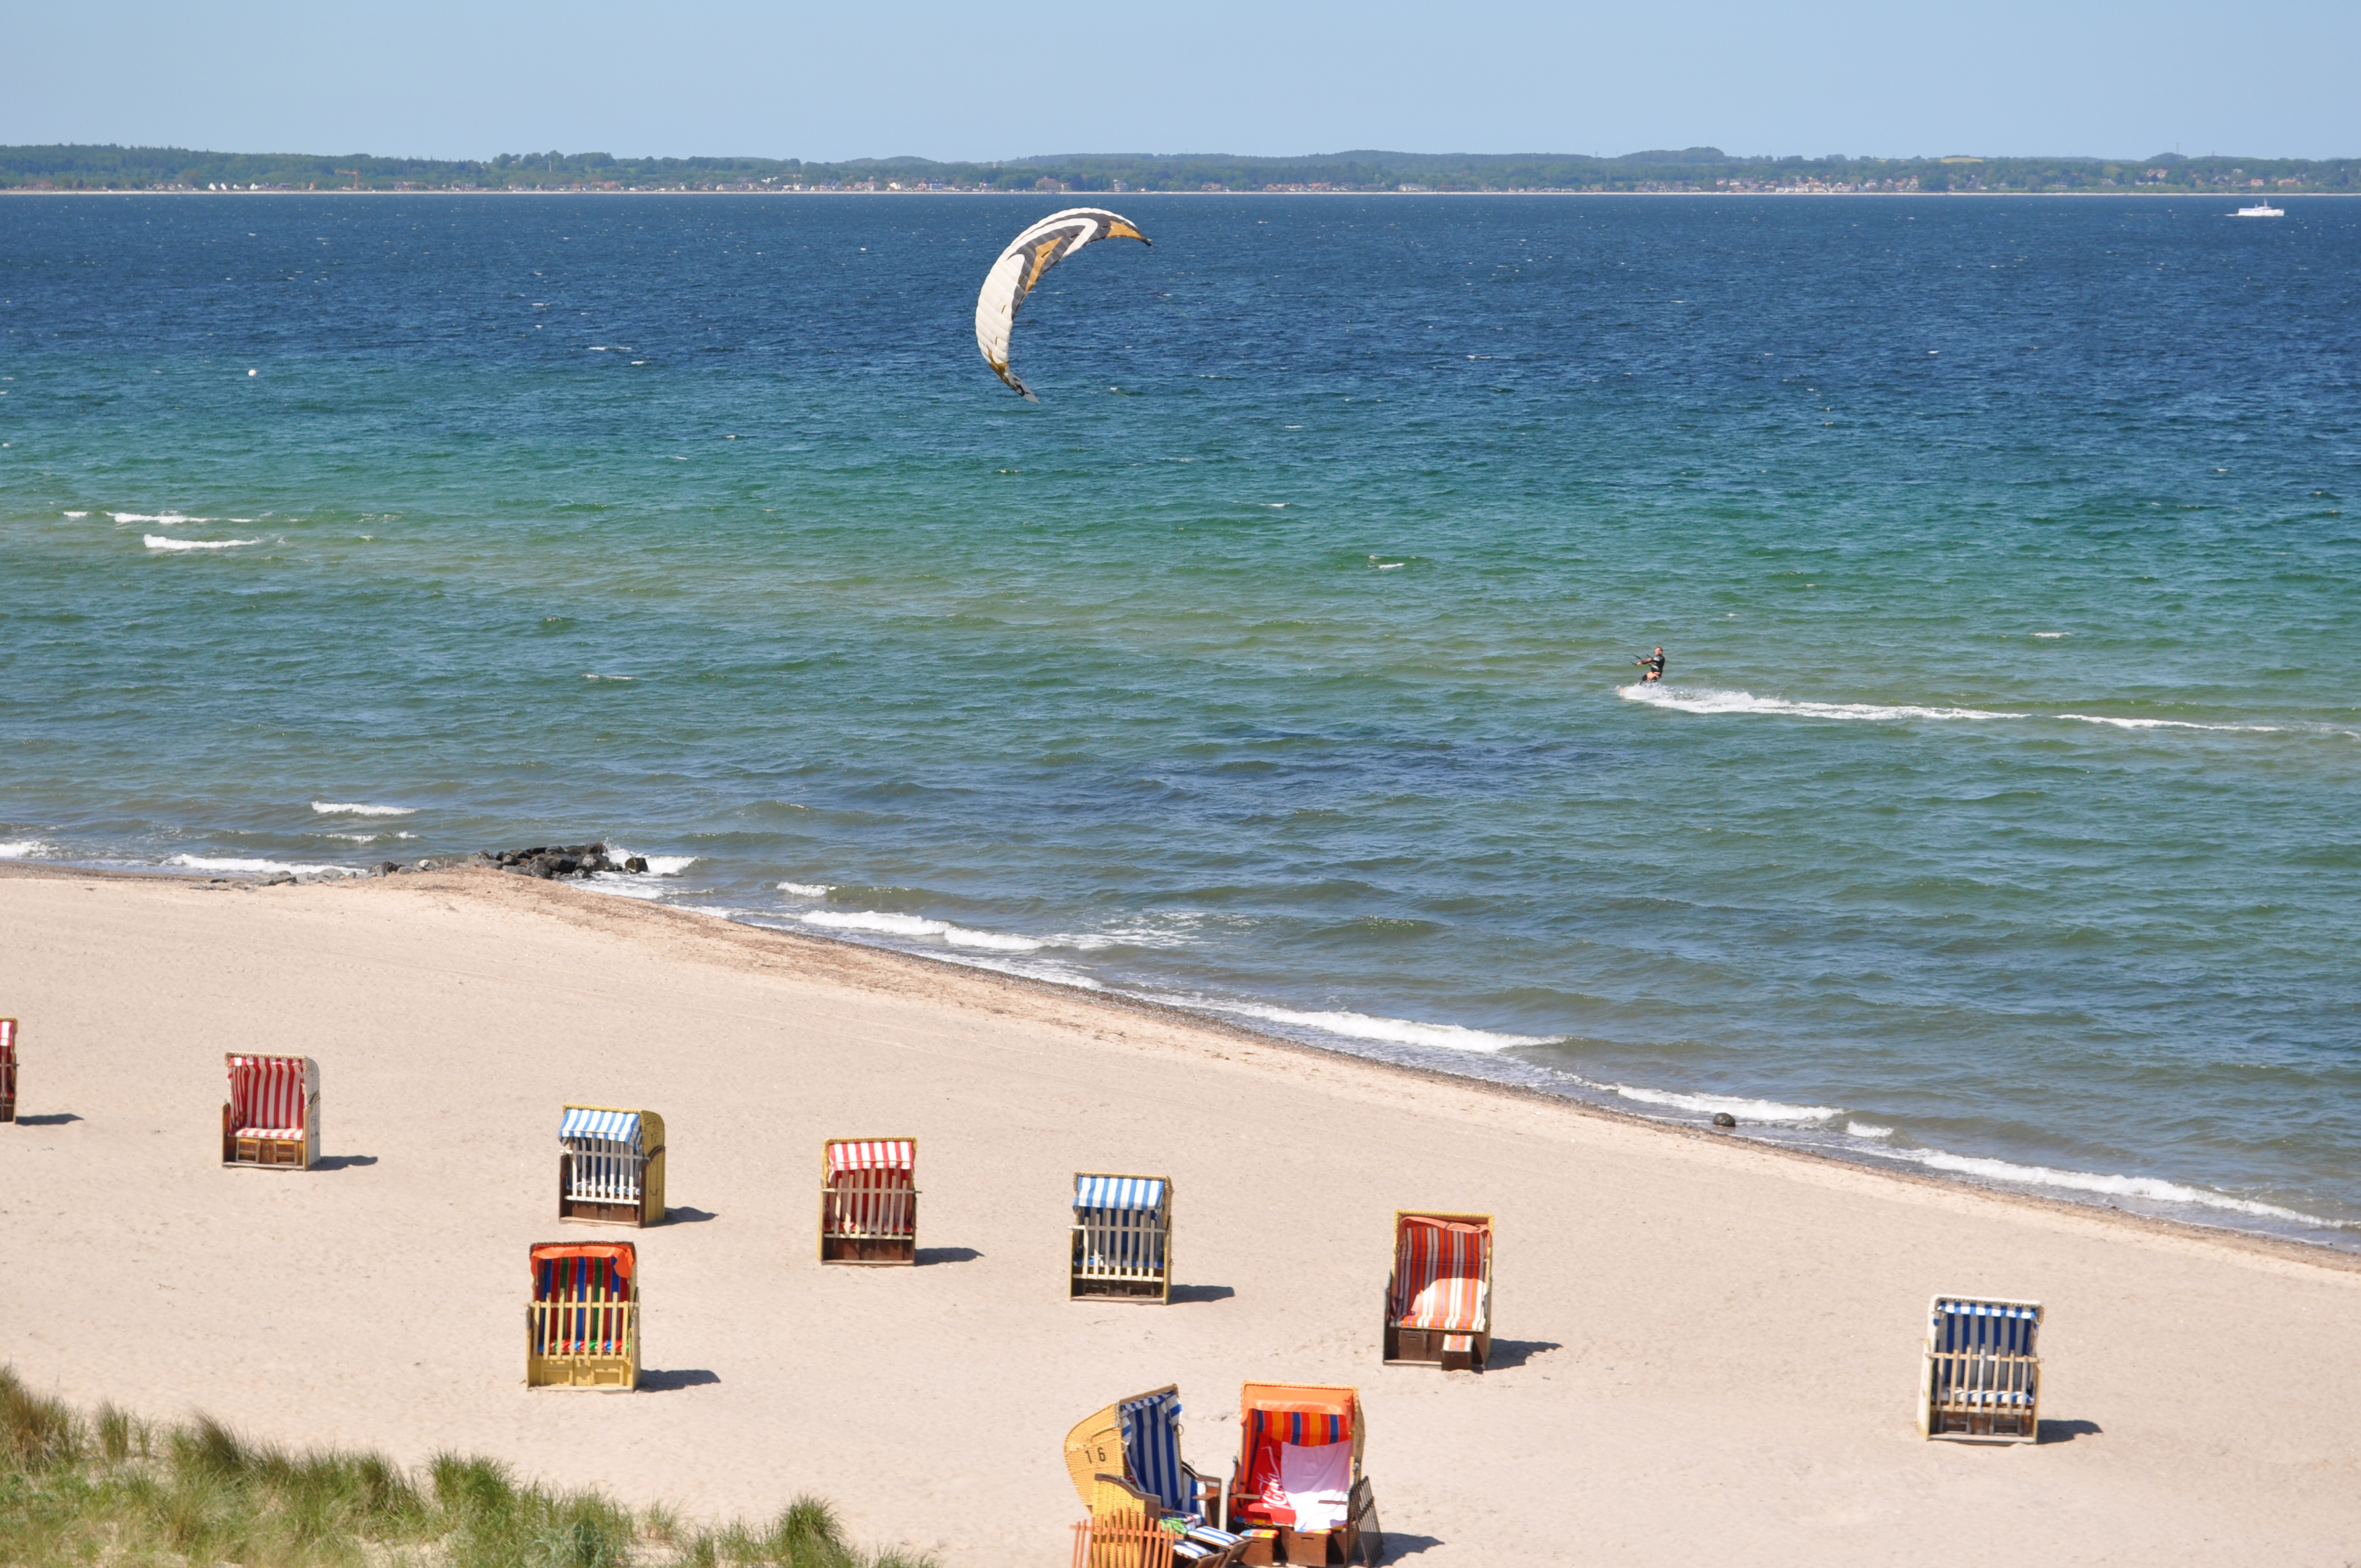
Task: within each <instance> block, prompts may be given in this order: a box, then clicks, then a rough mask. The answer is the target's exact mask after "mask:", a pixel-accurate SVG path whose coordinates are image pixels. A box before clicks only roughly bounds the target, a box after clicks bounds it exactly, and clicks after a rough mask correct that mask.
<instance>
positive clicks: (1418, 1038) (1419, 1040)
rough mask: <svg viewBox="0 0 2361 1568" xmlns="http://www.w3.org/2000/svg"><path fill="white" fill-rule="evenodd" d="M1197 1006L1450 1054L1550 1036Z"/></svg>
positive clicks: (1230, 1005) (1545, 1040) (1248, 1006)
mask: <svg viewBox="0 0 2361 1568" xmlns="http://www.w3.org/2000/svg"><path fill="white" fill-rule="evenodd" d="M1196 1005H1198V1006H1201V1007H1204V1008H1206V1009H1207V1010H1209V1011H1211V1012H1216V1013H1235V1014H1237V1015H1238V1016H1239V1017H1242V1018H1259V1019H1261V1020H1262V1021H1263V1022H1265V1023H1267V1024H1289V1025H1293V1026H1295V1027H1296V1028H1299V1029H1316V1030H1318V1031H1320V1032H1321V1033H1322V1034H1324V1035H1337V1036H1343V1037H1344V1038H1345V1039H1348V1040H1377V1041H1381V1042H1383V1043H1385V1044H1387V1045H1393V1046H1430V1047H1440V1048H1442V1049H1444V1050H1450V1051H1486V1052H1490V1051H1506V1050H1513V1049H1515V1048H1516V1047H1519V1046H1545V1045H1547V1044H1549V1043H1550V1039H1551V1038H1552V1036H1541V1035H1501V1034H1494V1033H1492V1032H1491V1031H1489V1030H1486V1029H1467V1028H1463V1027H1461V1026H1460V1025H1457V1024H1421V1023H1416V1022H1413V1021H1412V1020H1411V1019H1408V1018H1379V1017H1374V1016H1372V1015H1371V1014H1367V1013H1299V1012H1296V1011H1294V1010H1293V1009H1291V1008H1286V1007H1264V1006H1260V1005H1258V1004H1257V1003H1250V1002H1210V1003H1197V1004H1196Z"/></svg>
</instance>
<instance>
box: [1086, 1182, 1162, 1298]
mask: <svg viewBox="0 0 2361 1568" xmlns="http://www.w3.org/2000/svg"><path fill="white" fill-rule="evenodd" d="M1069 1253H1070V1261H1071V1272H1070V1274H1069V1276H1068V1279H1067V1284H1066V1299H1068V1300H1070V1301H1153V1302H1156V1303H1157V1304H1158V1305H1159V1306H1161V1305H1165V1304H1168V1303H1170V1301H1171V1299H1172V1182H1171V1179H1170V1178H1169V1177H1162V1176H1105V1175H1098V1174H1094V1173H1092V1172H1088V1171H1079V1170H1078V1171H1076V1172H1075V1173H1074V1228H1073V1235H1072V1240H1071V1246H1070V1248H1069Z"/></svg>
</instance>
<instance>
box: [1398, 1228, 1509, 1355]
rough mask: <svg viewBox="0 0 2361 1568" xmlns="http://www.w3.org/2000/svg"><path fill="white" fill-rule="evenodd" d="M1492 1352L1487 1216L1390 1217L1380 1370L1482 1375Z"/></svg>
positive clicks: (1490, 1271) (1490, 1276)
mask: <svg viewBox="0 0 2361 1568" xmlns="http://www.w3.org/2000/svg"><path fill="white" fill-rule="evenodd" d="M1491 1354H1492V1216H1491V1215H1489V1214H1433V1213H1424V1212H1419V1211H1415V1210H1397V1211H1396V1212H1395V1213H1394V1271H1393V1277H1391V1278H1389V1280H1387V1281H1386V1321H1385V1350H1384V1360H1385V1363H1386V1365H1389V1366H1396V1365H1412V1366H1440V1367H1441V1368H1443V1370H1444V1371H1445V1372H1466V1371H1475V1372H1481V1371H1483V1370H1484V1363H1485V1362H1486V1361H1487V1360H1488V1359H1489V1358H1490V1356H1491Z"/></svg>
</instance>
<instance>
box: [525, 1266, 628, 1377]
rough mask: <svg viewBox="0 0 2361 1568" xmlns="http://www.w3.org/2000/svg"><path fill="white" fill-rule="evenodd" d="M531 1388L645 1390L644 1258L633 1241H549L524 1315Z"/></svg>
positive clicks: (526, 1366)
mask: <svg viewBox="0 0 2361 1568" xmlns="http://www.w3.org/2000/svg"><path fill="white" fill-rule="evenodd" d="M524 1381H525V1387H528V1388H625V1389H629V1388H636V1387H639V1386H640V1259H639V1253H638V1250H637V1249H636V1248H634V1247H633V1246H632V1245H631V1243H630V1242H590V1243H577V1242H543V1243H541V1244H540V1245H536V1246H535V1247H534V1248H533V1300H532V1302H531V1304H529V1305H528V1306H527V1307H526V1308H525V1353H524Z"/></svg>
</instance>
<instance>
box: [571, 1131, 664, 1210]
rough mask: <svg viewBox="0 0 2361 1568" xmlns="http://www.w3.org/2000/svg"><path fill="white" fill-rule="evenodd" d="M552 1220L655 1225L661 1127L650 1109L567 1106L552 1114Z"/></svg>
mask: <svg viewBox="0 0 2361 1568" xmlns="http://www.w3.org/2000/svg"><path fill="white" fill-rule="evenodd" d="M557 1142H558V1145H559V1146H560V1147H561V1148H562V1149H563V1150H564V1152H563V1153H561V1154H560V1155H559V1156H558V1157H557V1217H558V1218H559V1219H561V1220H596V1221H600V1222H604V1223H609V1224H617V1225H660V1224H662V1223H664V1118H663V1117H662V1116H659V1115H657V1114H656V1113H654V1112H653V1111H619V1110H616V1109H614V1108H613V1107H612V1106H607V1105H567V1106H564V1107H562V1108H561V1109H560V1110H559V1112H558V1115H557Z"/></svg>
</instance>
